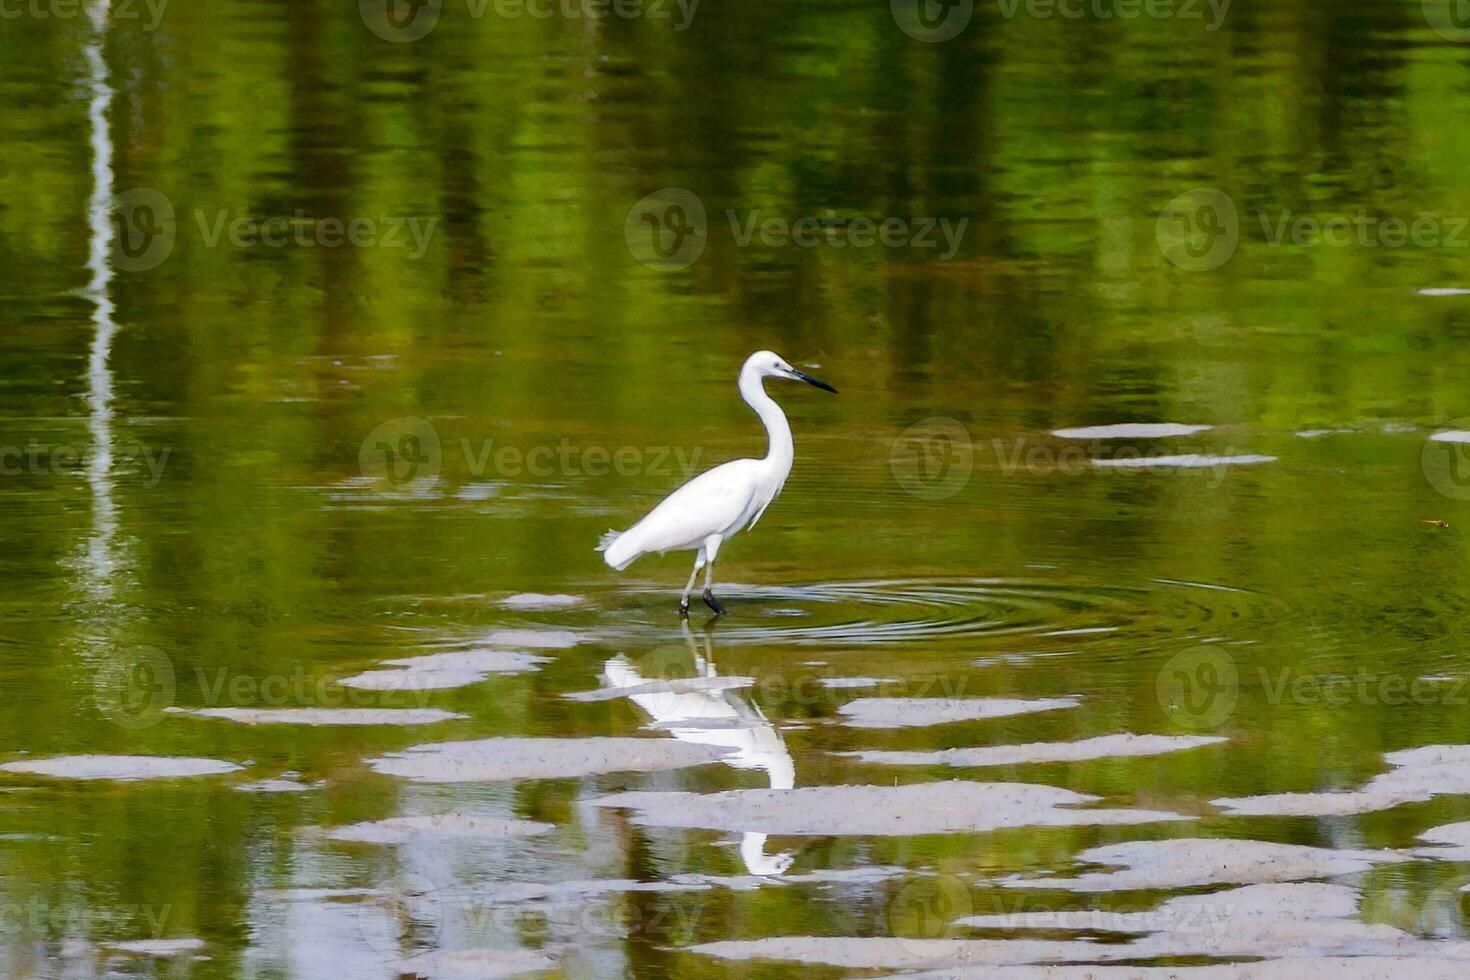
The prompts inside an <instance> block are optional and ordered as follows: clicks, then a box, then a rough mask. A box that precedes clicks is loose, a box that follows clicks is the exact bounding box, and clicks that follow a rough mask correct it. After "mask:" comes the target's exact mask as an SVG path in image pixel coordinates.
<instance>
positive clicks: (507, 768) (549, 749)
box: [368, 738, 727, 783]
mask: <svg viewBox="0 0 1470 980" xmlns="http://www.w3.org/2000/svg"><path fill="white" fill-rule="evenodd" d="M726 752H727V750H726V749H724V748H719V747H715V746H709V745H694V744H690V743H688V742H680V741H676V740H674V739H665V738H484V739H477V740H474V741H469V742H437V743H428V744H425V745H415V746H412V747H410V748H408V749H405V750H403V751H402V752H391V753H389V754H388V755H385V756H381V757H379V758H377V759H370V760H368V766H369V767H371V768H372V769H373V770H374V771H375V772H379V773H382V774H384V775H387V776H398V777H400V778H402V779H410V780H415V781H418V782H428V783H460V782H482V781H483V782H489V781H498V780H508V779H562V778H567V777H574V776H591V775H595V774H597V773H610V772H655V771H658V770H662V769H682V768H685V767H687V766H700V765H706V764H708V763H712V762H718V761H720V760H721V759H722V758H723V757H724V756H725V754H726Z"/></svg>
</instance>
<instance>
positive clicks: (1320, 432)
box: [1296, 429, 1356, 439]
mask: <svg viewBox="0 0 1470 980" xmlns="http://www.w3.org/2000/svg"><path fill="white" fill-rule="evenodd" d="M1355 431H1356V430H1355V429H1303V430H1302V431H1301V432H1298V433H1296V437H1297V438H1298V439H1320V438H1322V437H1323V436H1338V435H1351V434H1353V433H1354V432H1355Z"/></svg>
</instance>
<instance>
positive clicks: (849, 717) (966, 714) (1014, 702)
mask: <svg viewBox="0 0 1470 980" xmlns="http://www.w3.org/2000/svg"><path fill="white" fill-rule="evenodd" d="M1081 706H1082V702H1081V701H1078V700H1077V699H1076V698H1036V699H1033V700H1022V699H1018V698H858V699H857V700H856V701H849V702H848V703H847V704H844V705H843V706H842V707H841V708H839V709H837V710H838V713H839V714H841V715H842V716H843V718H844V720H845V721H846V723H847V724H848V725H850V726H851V727H853V728H912V727H922V726H927V725H947V724H951V723H953V722H960V721H984V720H986V719H990V718H1009V717H1012V716H1015V715H1029V714H1035V713H1037V712H1041V711H1059V710H1062V709H1065V708H1078V707H1081Z"/></svg>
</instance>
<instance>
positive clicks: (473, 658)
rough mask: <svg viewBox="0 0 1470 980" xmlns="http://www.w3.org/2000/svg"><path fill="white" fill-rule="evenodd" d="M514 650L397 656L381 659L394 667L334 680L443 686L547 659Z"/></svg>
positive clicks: (372, 686) (388, 687) (375, 685)
mask: <svg viewBox="0 0 1470 980" xmlns="http://www.w3.org/2000/svg"><path fill="white" fill-rule="evenodd" d="M550 662H551V659H550V658H549V657H540V656H537V655H535V654H531V653H523V652H520V651H517V650H464V651H458V652H450V653H432V654H428V655H426V656H422V657H400V658H398V659H396V660H385V661H383V666H384V667H394V668H397V669H396V670H369V671H365V672H363V673H361V674H354V675H352V676H351V677H344V678H343V679H342V680H340V681H338V682H337V683H338V684H340V685H341V686H343V687H351V688H356V689H358V690H367V691H428V690H436V691H437V690H446V689H449V688H456V687H466V686H468V685H470V684H477V683H479V682H480V681H482V680H484V679H485V678H487V677H489V676H490V675H491V674H524V673H528V672H530V671H533V670H537V669H538V668H540V666H541V665H542V664H545V663H550Z"/></svg>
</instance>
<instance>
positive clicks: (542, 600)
mask: <svg viewBox="0 0 1470 980" xmlns="http://www.w3.org/2000/svg"><path fill="white" fill-rule="evenodd" d="M582 601H583V599H582V597H581V596H579V595H565V594H551V595H548V594H546V593H542V592H521V593H519V594H517V595H513V596H507V597H505V598H504V599H502V600H500V604H501V605H502V606H506V607H507V608H510V609H566V608H567V607H569V606H575V605H579V604H580V603H581V602H582Z"/></svg>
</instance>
